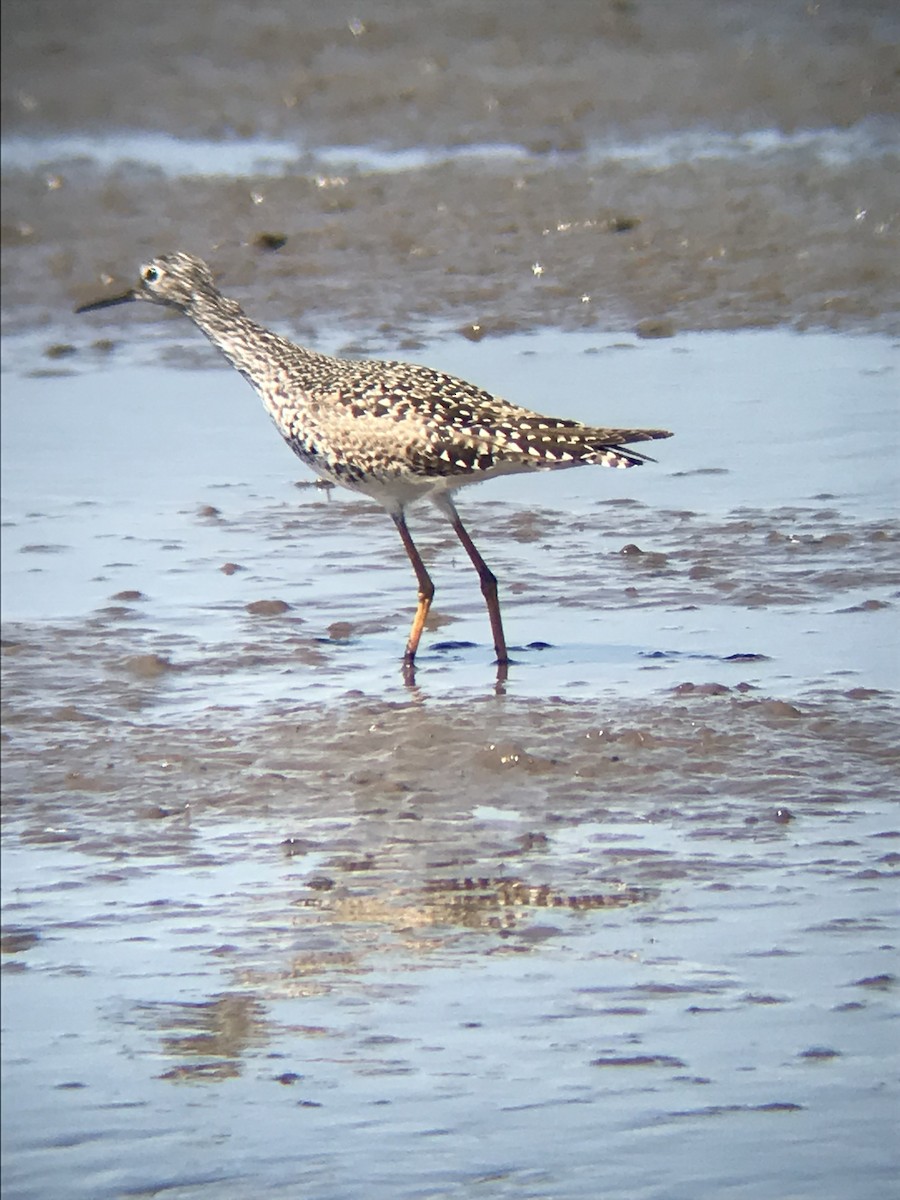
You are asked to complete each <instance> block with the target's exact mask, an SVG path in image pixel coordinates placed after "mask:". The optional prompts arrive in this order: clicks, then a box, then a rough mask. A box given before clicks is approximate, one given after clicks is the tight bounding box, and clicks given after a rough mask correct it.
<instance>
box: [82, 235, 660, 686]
mask: <svg viewBox="0 0 900 1200" xmlns="http://www.w3.org/2000/svg"><path fill="white" fill-rule="evenodd" d="M133 300H147V301H150V302H151V303H152V304H162V305H166V306H167V307H169V308H175V309H177V310H178V311H179V312H182V313H184V315H185V316H187V317H190V319H191V320H192V321H193V322H194V324H195V325H196V326H197V328H198V329H199V330H200V331H201V332H202V333H204V334H205V335H206V337H207V338H208V339H209V340H210V341H211V342H212V343H213V345H214V346H216V347H218V349H219V350H221V352H222V353H223V354H224V355H225V357H226V358H227V359H228V361H229V362H230V363H231V364H232V365H233V366H234V367H236V368H237V370H238V371H240V373H241V374H242V375H243V376H244V378H245V379H246V380H247V381H248V382H249V383H250V384H251V385H252V386H253V387H254V388H255V390H256V392H257V393H258V395H259V396H260V398H261V400H262V402H263V404H264V405H265V407H266V409H267V411H268V413H269V415H270V417H271V418H272V419H273V421H274V422H275V425H276V426H277V428H278V431H279V432H280V433H281V435H282V437H283V438H284V439H285V441H286V442H287V443H288V445H289V446H290V448H291V449H292V450H293V451H294V453H295V454H296V455H297V456H298V457H299V458H301V459H302V460H303V461H304V462H305V463H306V464H307V466H309V467H311V468H312V470H313V471H314V472H315V473H316V474H317V475H319V476H320V477H322V478H323V479H326V480H329V481H330V482H332V483H336V484H340V485H341V486H343V487H346V488H351V489H352V490H353V491H356V492H362V493H363V494H364V495H366V496H370V497H371V498H372V499H373V500H376V501H377V502H378V503H379V504H381V505H382V506H383V507H384V508H385V509H386V510H387V512H388V514H389V515H390V517H391V519H392V520H393V522H394V524H395V525H396V527H397V531H398V533H399V534H400V540H401V541H402V542H403V547H404V549H405V550H406V553H407V555H408V557H409V561H410V563H411V564H412V568H413V571H414V572H415V575H416V581H417V583H418V604H417V607H416V612H415V616H414V618H413V622H412V628H411V629H410V633H409V638H408V639H407V643H406V651H405V653H404V656H403V662H404V665H405V668H406V669H407V672H408V673H411V672H412V670H413V664H414V662H415V657H416V652H417V650H418V648H419V641H420V639H421V636H422V630H423V628H424V626H425V620H426V618H427V616H428V611H429V609H430V608H431V602H432V599H433V597H434V584H433V583H432V581H431V577H430V575H429V574H428V571H427V569H426V567H425V564H424V562H423V561H422V557H421V555H420V554H419V551H418V549H417V548H416V545H415V542H414V541H413V539H412V536H411V534H410V532H409V528H408V527H407V523H406V509H407V507H408V506H409V505H410V504H412V503H414V502H415V501H418V500H430V501H431V503H432V504H434V505H435V507H436V508H437V509H439V511H440V512H442V513H443V514H444V515H445V516H446V517H447V519H448V520H449V521H450V524H451V526H452V527H453V531H454V533H455V534H456V536H457V537H458V538H459V540H460V542H461V543H462V545H463V548H464V549H465V551H466V554H467V555H468V556H469V558H470V559H471V561H472V564H473V566H474V567H475V570H476V571H477V572H478V578H479V580H480V582H481V591H482V594H483V596H484V600H485V603H486V605H487V611H488V616H489V618H490V624H491V632H492V634H493V639H494V650H495V652H496V655H497V663H498V664H499V665H500V666H501V667H503V666H504V665H505V664H506V663H508V662H509V654H508V651H507V646H506V638H505V637H504V633H503V622H502V619H501V616H500V601H499V599H498V595H497V579H496V576H495V575H494V574H493V572H492V571H491V570H490V568H489V567H488V566H487V564H486V563H485V561H484V559H483V558H482V557H481V555H480V554H479V552H478V550H477V548H476V546H475V543H474V542H473V541H472V539H471V537H470V536H469V534H468V532H467V530H466V528H465V526H464V525H463V523H462V521H461V520H460V517H459V513H458V512H457V511H456V507H455V505H454V503H453V494H454V493H455V492H456V491H457V490H458V489H459V488H461V487H464V486H465V485H466V484H470V483H479V482H481V481H482V480H484V479H491V478H493V477H494V476H497V475H510V474H514V473H517V472H522V471H546V470H560V469H563V468H567V467H578V466H583V465H597V466H603V467H637V466H640V465H641V463H644V462H647V461H653V460H652V459H648V456H647V455H645V454H640V453H639V452H638V451H636V450H630V449H626V446H627V445H629V444H630V443H632V442H644V441H649V440H652V439H654V438H667V437H671V434H670V432H669V431H668V430H666V429H607V428H603V427H598V426H592V425H583V424H581V423H580V422H578V421H571V420H567V419H566V418H564V417H547V416H542V415H541V414H540V413H537V412H532V411H530V410H529V409H527V408H521V407H519V406H518V405H516V404H510V403H509V402H508V401H506V400H502V399H500V398H499V397H497V396H492V395H490V393H488V392H486V391H483V390H482V389H481V388H478V387H476V386H475V385H474V384H471V383H466V382H465V381H464V380H462V379H456V378H454V377H453V376H452V375H445V374H444V373H443V372H442V371H435V370H432V369H431V368H430V367H422V366H415V365H413V364H411V363H405V362H383V361H381V360H371V359H347V358H334V357H332V356H331V355H328V354H320V353H318V352H317V351H315V350H308V349H306V348H304V347H302V346H297V345H294V343H293V342H290V341H288V339H287V338H284V337H281V336H279V334H277V333H273V332H272V331H271V330H269V329H266V328H265V327H264V326H262V325H258V324H257V323H256V322H255V321H253V320H251V319H250V317H248V316H246V314H245V313H244V311H243V309H242V308H241V307H240V305H239V304H238V303H237V302H236V301H235V300H232V299H229V298H228V297H227V296H224V295H223V294H222V293H221V291H219V289H218V288H217V287H216V284H215V281H214V279H213V274H212V272H211V270H210V269H209V267H208V266H207V265H206V263H205V262H203V260H202V259H199V258H195V257H194V256H193V255H191V254H183V253H179V254H165V255H161V256H160V257H158V258H154V259H152V260H151V261H150V262H148V263H146V264H145V265H144V266H142V267H141V269H140V274H139V277H138V281H137V283H136V284H135V286H134V287H132V288H129V290H128V291H127V292H124V293H122V294H120V295H116V296H108V297H105V298H103V299H100V300H95V301H93V302H92V303H90V304H83V305H81V306H80V307H79V308H77V309H76V312H79V313H84V312H94V311H96V310H97V309H100V308H109V307H111V306H112V305H116V304H126V303H128V302H130V301H133Z"/></svg>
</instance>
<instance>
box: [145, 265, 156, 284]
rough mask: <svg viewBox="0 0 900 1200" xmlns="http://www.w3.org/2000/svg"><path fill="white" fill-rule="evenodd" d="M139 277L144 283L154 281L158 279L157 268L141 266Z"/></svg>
mask: <svg viewBox="0 0 900 1200" xmlns="http://www.w3.org/2000/svg"><path fill="white" fill-rule="evenodd" d="M141 279H143V281H144V283H156V282H157V281H158V280H159V268H158V267H142V268H141Z"/></svg>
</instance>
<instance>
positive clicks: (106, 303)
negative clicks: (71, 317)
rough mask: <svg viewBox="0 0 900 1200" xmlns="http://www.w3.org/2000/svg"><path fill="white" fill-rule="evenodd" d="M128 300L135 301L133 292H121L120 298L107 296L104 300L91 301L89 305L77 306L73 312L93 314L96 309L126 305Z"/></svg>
mask: <svg viewBox="0 0 900 1200" xmlns="http://www.w3.org/2000/svg"><path fill="white" fill-rule="evenodd" d="M130 300H137V296H136V295H135V294H134V292H133V291H128V292H123V293H122V295H121V296H108V297H107V298H106V299H105V300H92V301H91V303H90V304H79V306H78V308H76V309H75V311H76V312H77V313H84V312H94V311H95V309H98V308H112V307H113V305H115V304H127V303H128V302H129V301H130Z"/></svg>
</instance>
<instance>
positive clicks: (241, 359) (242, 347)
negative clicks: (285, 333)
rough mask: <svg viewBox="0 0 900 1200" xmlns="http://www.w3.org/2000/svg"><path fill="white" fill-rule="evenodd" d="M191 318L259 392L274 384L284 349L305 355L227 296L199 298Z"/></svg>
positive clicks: (193, 307)
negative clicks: (274, 371)
mask: <svg viewBox="0 0 900 1200" xmlns="http://www.w3.org/2000/svg"><path fill="white" fill-rule="evenodd" d="M187 315H188V316H189V317H190V318H191V320H192V321H193V322H194V324H195V325H196V326H197V328H198V329H200V330H201V332H203V333H204V334H206V336H207V337H208V338H209V340H210V341H211V342H212V343H213V345H214V346H217V347H218V349H219V350H221V352H222V353H223V354H224V355H225V357H226V358H227V359H228V361H229V362H230V363H231V364H232V366H234V367H236V368H237V369H238V370H239V371H240V373H241V374H242V375H243V376H244V377H245V379H247V380H249V381H250V383H252V384H253V385H254V387H256V388H257V389H258V390H263V389H264V386H265V384H266V383H267V382H270V381H271V377H272V372H273V369H275V370H277V366H278V362H279V358H280V354H279V350H280V349H281V348H284V349H285V350H291V351H293V353H294V354H298V353H300V354H302V353H303V351H302V350H301V349H300V347H294V346H292V345H291V344H290V343H289V342H287V341H286V340H285V339H284V338H282V337H279V335H278V334H277V333H272V331H271V330H269V329H265V328H264V327H263V326H262V325H258V324H257V323H256V322H255V321H252V320H251V319H250V317H248V316H247V315H246V313H245V312H244V310H243V309H242V308H241V306H240V305H239V304H238V303H237V301H236V300H230V299H229V298H228V297H227V296H222V295H218V294H216V295H212V296H209V297H206V296H197V297H195V298H194V301H193V303H192V304H191V306H190V308H189V309H188V310H187Z"/></svg>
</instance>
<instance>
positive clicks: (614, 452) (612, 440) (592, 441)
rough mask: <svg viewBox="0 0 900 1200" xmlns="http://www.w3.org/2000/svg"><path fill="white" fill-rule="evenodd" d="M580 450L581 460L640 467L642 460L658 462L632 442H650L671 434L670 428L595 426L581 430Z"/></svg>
mask: <svg viewBox="0 0 900 1200" xmlns="http://www.w3.org/2000/svg"><path fill="white" fill-rule="evenodd" d="M578 434H579V437H578V441H579V443H580V450H581V453H580V454H579V455H578V459H579V461H580V462H583V463H593V464H596V465H597V466H601V467H639V466H640V465H641V463H645V462H656V459H655V458H651V457H650V455H649V454H641V452H640V451H639V450H631V449H629V448H628V446H629V443H631V442H649V441H654V440H655V439H657V438H667V437H671V436H672V434H671V431H670V430H668V429H592V428H589V427H587V428H582V429H580V430H579V431H578Z"/></svg>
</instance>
